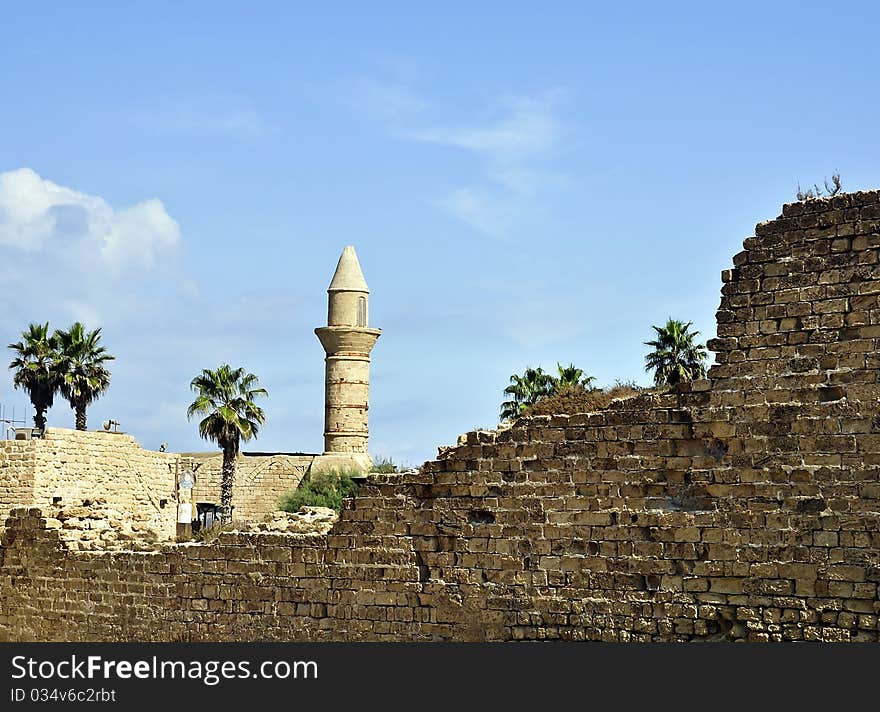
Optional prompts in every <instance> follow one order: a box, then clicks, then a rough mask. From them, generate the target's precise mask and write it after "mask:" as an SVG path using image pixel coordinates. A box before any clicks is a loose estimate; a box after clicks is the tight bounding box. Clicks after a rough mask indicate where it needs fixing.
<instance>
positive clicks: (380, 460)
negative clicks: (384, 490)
mask: <svg viewBox="0 0 880 712" xmlns="http://www.w3.org/2000/svg"><path fill="white" fill-rule="evenodd" d="M370 472H378V473H379V474H382V475H392V474H394V473H395V472H400V467H399V466H398V465H397V463H396V462H394V460H392V459H391V458H390V457H377V458H376V459H375V460H374V461H373V469H372V470H370Z"/></svg>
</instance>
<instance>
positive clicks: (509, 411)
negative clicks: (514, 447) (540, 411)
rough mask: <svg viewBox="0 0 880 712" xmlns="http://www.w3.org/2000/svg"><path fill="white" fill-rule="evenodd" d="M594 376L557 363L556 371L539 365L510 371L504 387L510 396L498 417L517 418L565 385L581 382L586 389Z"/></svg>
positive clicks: (579, 383)
mask: <svg viewBox="0 0 880 712" xmlns="http://www.w3.org/2000/svg"><path fill="white" fill-rule="evenodd" d="M595 380H596V379H595V378H593V377H592V376H587V375H586V374H585V373H584V372H583V370H582V369H580V368H578V367H577V366H575V365H574V364H569V365H568V366H565V367H563V366H562V365H561V364H559V363H557V364H556V375H553V374H552V373H545V372H544V370H543V369H542V368H541V367H540V366H538V367H537V368H531V367H529V368H526V370H525V371H524V372H523V374H522V375H521V376H520V375H519V374H516V373H515V374H513V375H512V376H511V377H510V385H509V386H507V388H505V389H504V394H505V395H507V396H510V399H509V400H506V401H504V402H503V403H502V404H501V419H502V420H510V419H512V418H516V417H517V416H518V415H521V414H522V413H523V411H524V410H526V409H527V408H529V407H530V406H533V405H535V403H537V402H538V401H539V400H541V398H544V397H545V396H551V395H556V394H557V393H559V392H560V391H563V390H565V389H567V388H572V387H575V386H580V387H582V388H587V389H589V388H591V387H592V385H593V382H594V381H595Z"/></svg>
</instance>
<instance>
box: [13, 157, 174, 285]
mask: <svg viewBox="0 0 880 712" xmlns="http://www.w3.org/2000/svg"><path fill="white" fill-rule="evenodd" d="M179 243H180V227H179V226H178V224H177V222H176V221H175V220H174V219H173V218H172V217H171V216H170V215H168V213H167V212H166V210H165V206H164V205H163V204H162V202H161V201H160V200H157V199H151V200H146V201H144V202H141V203H137V204H136V205H133V206H131V207H129V208H124V209H122V210H115V209H114V208H112V207H111V206H110V205H109V204H108V203H107V202H106V201H105V200H104V199H103V198H100V197H97V196H93V195H88V194H87V193H82V192H80V191H77V190H74V189H72V188H67V187H65V186H61V185H58V184H57V183H53V182H52V181H50V180H47V179H45V178H42V177H41V176H40V175H38V174H37V173H36V172H35V171H33V170H32V169H30V168H20V169H18V170H14V171H7V172H5V173H0V248H8V249H10V250H11V251H12V252H13V253H14V252H15V251H22V252H42V251H47V250H51V251H55V252H57V253H60V254H63V255H66V256H67V257H68V259H70V258H73V259H75V260H76V261H80V262H83V263H86V264H89V265H92V266H94V265H95V264H96V263H97V264H103V266H105V267H107V268H109V269H110V270H111V271H112V272H114V273H117V274H118V273H120V272H122V271H123V270H125V269H126V268H136V269H139V270H140V269H144V268H149V267H152V266H153V265H154V264H155V262H156V259H157V258H158V257H160V256H161V255H163V254H167V253H169V252H170V251H173V250H174V249H175V248H176V247H177V246H178V244H179Z"/></svg>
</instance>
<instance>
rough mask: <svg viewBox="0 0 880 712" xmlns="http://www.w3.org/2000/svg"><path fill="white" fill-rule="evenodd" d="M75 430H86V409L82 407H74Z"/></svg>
mask: <svg viewBox="0 0 880 712" xmlns="http://www.w3.org/2000/svg"><path fill="white" fill-rule="evenodd" d="M76 429H77V430H85V429H86V407H85V406H84V405H78V406H76Z"/></svg>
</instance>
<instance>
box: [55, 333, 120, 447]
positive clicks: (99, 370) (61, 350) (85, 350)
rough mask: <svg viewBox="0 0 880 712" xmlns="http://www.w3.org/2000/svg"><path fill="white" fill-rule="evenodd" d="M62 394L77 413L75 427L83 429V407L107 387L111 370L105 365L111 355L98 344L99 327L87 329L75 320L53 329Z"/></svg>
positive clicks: (84, 408)
mask: <svg viewBox="0 0 880 712" xmlns="http://www.w3.org/2000/svg"><path fill="white" fill-rule="evenodd" d="M55 338H56V339H57V343H58V373H59V375H60V378H61V380H60V390H61V395H62V396H64V398H65V399H66V400H67V402H68V403H70V407H71V408H73V410H74V412H75V413H76V429H77V430H85V429H86V408H87V407H88V406H90V405H91V404H92V403H93V402H94V401H96V400H97V399H98V397H99V396H101V395H103V394H104V393H105V392H106V391H107V389H108V388H109V387H110V371H108V370H107V367H106V366H105V365H104V364H105V363H106V362H107V361H112V360H114V359H115V358H116V357H115V356H111V355H110V354H109V353H107V349H105V348H104V347H103V346H101V344H100V343H99V342H100V341H101V329H100V328H97V329H95V330H94V331H86V329H85V327H84V326H83V325H82V324H81V323H80V322H76V323H75V324H74V325H73V326H71V327H70V328H69V329H68V330H67V331H61V330H59V331H56V332H55Z"/></svg>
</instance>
